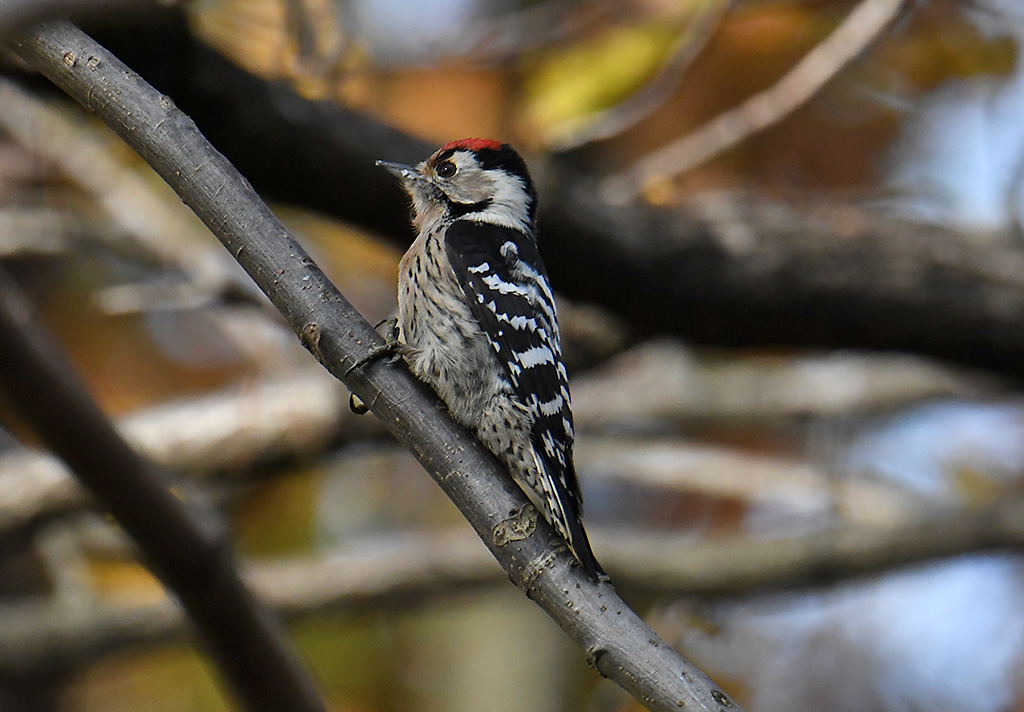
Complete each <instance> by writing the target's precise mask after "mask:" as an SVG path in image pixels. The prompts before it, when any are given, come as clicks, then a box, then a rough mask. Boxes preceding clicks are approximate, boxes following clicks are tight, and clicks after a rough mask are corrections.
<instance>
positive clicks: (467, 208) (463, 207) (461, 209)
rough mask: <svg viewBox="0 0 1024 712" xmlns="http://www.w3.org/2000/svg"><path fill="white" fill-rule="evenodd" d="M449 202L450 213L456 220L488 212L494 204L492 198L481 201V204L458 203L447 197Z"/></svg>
mask: <svg viewBox="0 0 1024 712" xmlns="http://www.w3.org/2000/svg"><path fill="white" fill-rule="evenodd" d="M445 199H446V200H447V201H448V213H449V214H450V215H451V216H452V217H454V218H455V219H458V218H462V217H465V216H467V215H469V214H470V213H478V212H480V211H481V210H487V208H489V207H491V203H492V202H493V201H492V200H491V199H490V198H486V199H484V200H481V201H480V202H479V203H456V202H455V201H454V200H452V199H451V198H448V197H447V196H445Z"/></svg>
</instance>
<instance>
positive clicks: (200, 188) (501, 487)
mask: <svg viewBox="0 0 1024 712" xmlns="http://www.w3.org/2000/svg"><path fill="white" fill-rule="evenodd" d="M15 48H16V51H17V53H18V54H19V55H20V56H21V57H22V58H23V59H24V60H26V61H27V62H28V63H29V64H31V65H32V66H34V67H35V68H36V69H38V70H39V71H40V72H41V73H42V74H44V75H45V76H46V77H47V78H49V79H50V80H51V81H53V82H54V83H55V84H57V85H58V86H60V87H61V88H62V89H63V90H64V91H65V92H67V93H68V94H69V95H71V96H72V97H73V98H74V99H76V100H77V101H78V102H79V103H81V104H82V105H83V106H85V107H87V108H88V109H90V110H91V111H93V112H94V113H96V115H97V116H99V117H100V118H101V119H102V120H103V121H105V122H106V123H107V125H108V126H110V127H111V128H112V129H113V130H114V131H115V132H116V133H117V134H118V135H119V136H121V138H123V139H124V140H125V141H126V142H127V143H128V144H129V145H131V146H132V147H133V148H134V149H135V150H136V151H138V153H139V154H140V155H141V156H142V157H143V158H144V159H146V161H147V162H149V163H150V165H152V166H153V168H154V169H155V170H156V171H157V173H159V174H160V175H161V176H162V177H163V178H164V180H166V181H167V182H168V183H169V184H170V185H171V187H172V188H174V189H175V190H176V191H177V192H178V194H179V195H181V197H182V200H183V201H184V202H185V203H186V204H187V205H188V206H189V207H191V208H192V210H193V211H195V213H196V214H197V215H198V216H199V217H200V218H201V219H202V220H203V222H205V223H206V224H207V226H208V227H209V228H210V229H211V231H212V232H213V233H214V234H215V235H216V236H217V237H218V239H220V241H221V242H222V243H223V244H224V246H225V247H227V249H228V250H229V251H230V253H231V254H232V255H233V256H234V257H235V258H236V259H237V260H238V261H239V263H240V264H241V265H242V266H243V267H244V268H245V270H246V271H247V272H248V273H249V275H250V276H251V277H252V278H253V280H254V281H255V282H256V283H257V285H258V286H259V287H260V289H261V290H263V292H264V293H265V294H266V295H267V296H268V297H269V298H270V300H271V302H273V303H274V305H275V306H276V307H277V308H278V310H279V311H280V312H281V314H282V316H284V318H285V320H286V321H287V322H288V323H289V325H290V326H291V327H292V329H293V330H294V331H295V333H296V334H298V335H299V337H300V338H301V339H302V342H303V344H304V345H305V346H306V347H307V348H308V349H309V351H310V352H311V353H312V354H313V355H314V356H315V357H316V358H317V360H319V361H320V362H321V363H322V364H323V365H324V366H325V367H326V368H327V369H328V370H329V371H331V373H333V374H334V375H335V376H337V377H338V378H339V379H341V380H343V381H344V382H345V383H346V385H348V386H349V387H350V388H352V390H353V391H354V392H355V393H356V395H357V396H359V398H360V399H361V400H362V401H363V402H364V403H368V404H370V406H371V408H372V410H373V411H374V413H375V414H377V415H378V417H380V418H381V420H382V421H383V422H384V423H385V424H386V425H387V427H388V429H389V430H390V431H391V432H392V433H393V434H394V435H395V436H396V437H397V438H398V439H399V440H401V441H402V442H404V443H405V444H406V445H407V446H408V447H409V448H410V449H412V451H413V452H414V453H415V454H416V456H417V458H418V459H419V460H420V462H421V464H423V466H424V468H425V469H426V470H427V471H428V472H429V473H430V475H431V476H432V477H433V478H434V479H435V481H436V482H437V483H438V485H440V486H441V488H442V489H443V490H444V491H445V493H446V494H447V495H448V496H449V497H450V498H451V499H452V501H453V502H454V503H455V505H456V506H457V507H458V508H459V509H460V510H461V511H462V513H463V514H464V515H465V516H466V518H467V520H469V522H470V523H471V524H472V525H473V527H474V529H476V531H477V534H478V535H479V536H480V537H481V538H482V539H483V541H484V543H485V544H486V545H487V547H488V549H490V551H491V553H492V554H493V555H494V557H495V558H497V559H498V561H499V562H500V563H501V564H502V566H503V568H504V569H505V571H506V572H507V573H508V575H509V577H510V579H511V580H512V581H513V582H514V583H516V585H518V586H519V587H521V588H522V589H523V590H524V591H526V593H527V594H528V595H529V596H530V597H531V598H532V599H533V600H534V601H535V602H536V603H537V604H538V605H540V606H541V607H542V608H543V609H544V610H545V612H547V613H548V615H550V616H551V617H552V618H553V619H554V620H555V621H556V622H557V623H558V624H559V625H560V626H561V627H562V628H563V629H564V630H565V631H566V632H567V633H568V634H569V635H570V636H571V637H572V638H573V639H574V640H575V641H576V642H577V644H578V645H580V647H582V648H583V649H584V650H585V651H586V654H587V658H588V660H589V661H590V662H591V663H592V664H593V665H594V666H595V667H596V668H597V669H598V671H599V672H600V673H601V674H603V675H605V676H606V677H609V678H611V679H612V680H614V681H615V682H617V683H618V684H619V685H621V686H622V687H623V688H624V689H625V690H626V691H628V692H630V693H631V694H632V695H633V696H634V697H636V698H637V699H638V700H640V701H641V702H642V703H643V704H644V705H646V706H647V707H648V708H649V709H652V710H658V711H663V712H670V711H671V712H677V710H678V709H679V708H680V707H682V706H687V707H692V708H694V709H702V710H709V711H710V710H714V711H715V712H718V711H719V710H725V709H726V708H730V709H732V710H738V706H737V705H736V704H735V702H733V701H732V700H731V699H729V697H728V696H727V695H726V694H725V693H724V692H723V691H722V690H721V689H719V688H718V687H717V686H716V685H715V684H714V683H713V682H711V680H709V679H708V678H707V676H706V675H704V673H703V672H701V671H700V670H699V669H698V668H697V667H696V666H694V665H693V664H692V663H690V662H689V661H687V660H685V659H684V658H683V657H682V656H680V655H679V654H678V653H677V652H676V651H675V650H673V649H672V648H671V647H670V646H669V645H668V644H666V643H665V642H664V641H662V640H661V639H660V638H659V637H658V635H657V634H656V633H654V632H653V631H652V630H651V629H650V627H649V626H647V625H646V624H645V623H644V622H643V621H642V620H641V619H640V618H639V616H637V615H636V614H635V613H634V612H633V611H632V610H631V609H630V608H629V607H628V606H627V605H626V604H625V603H624V602H623V601H622V600H621V599H620V598H619V596H618V594H616V592H615V591H614V589H613V588H612V587H611V586H610V585H609V584H607V583H599V582H596V581H594V580H593V579H592V578H590V577H589V576H587V575H586V574H585V573H584V572H582V571H581V570H580V569H579V568H578V567H576V566H574V565H573V559H572V557H571V555H570V554H569V553H568V551H567V550H566V548H565V546H564V543H563V542H562V540H561V538H560V537H559V536H558V534H557V533H555V531H554V530H553V529H552V528H551V527H550V525H548V524H547V522H546V521H545V520H544V519H543V518H537V516H536V510H535V509H534V508H533V507H532V506H531V505H530V504H529V501H528V500H527V499H526V496H525V495H524V494H523V492H522V490H520V489H519V488H518V487H517V486H516V485H515V484H514V483H513V482H512V481H511V479H510V478H509V477H508V474H507V472H505V470H504V469H503V468H502V467H501V466H500V465H499V464H498V461H497V460H496V459H495V458H494V456H493V455H491V453H489V452H488V451H487V450H485V449H484V448H483V446H481V445H480V444H479V442H477V441H476V439H475V438H473V437H472V436H471V435H470V434H469V433H468V432H467V431H466V430H465V429H464V428H461V427H459V426H458V425H457V424H456V423H455V422H454V420H452V418H451V416H450V415H448V413H447V411H446V409H445V408H444V406H443V404H442V403H441V402H440V401H439V400H438V398H437V396H436V395H435V394H434V393H432V392H431V391H430V390H429V389H428V388H426V387H425V386H424V385H423V384H422V383H420V382H419V381H417V380H416V379H414V378H413V377H412V376H411V374H410V373H409V372H408V370H407V369H404V368H402V367H400V366H399V365H397V364H396V365H389V364H386V363H381V362H371V363H369V364H367V365H366V366H364V367H361V368H358V369H356V370H355V371H353V372H352V373H351V374H350V375H347V372H348V370H349V369H350V367H351V366H352V365H354V364H355V363H357V362H358V361H359V360H360V359H361V358H363V357H364V356H366V355H367V354H368V353H369V352H371V351H372V350H374V349H377V348H379V347H380V346H381V345H383V341H382V339H381V338H380V336H379V335H377V333H376V332H375V331H374V330H373V327H372V326H371V325H370V324H369V323H368V322H367V321H366V320H365V319H363V318H362V316H360V315H359V313H358V312H356V311H355V309H354V308H353V307H352V305H351V304H349V302H348V301H347V300H346V299H345V297H344V296H343V295H342V294H341V293H340V292H339V291H338V289H337V288H336V287H335V286H334V285H333V284H332V283H331V282H330V281H329V280H328V279H327V277H326V276H325V275H324V274H323V272H322V271H320V269H319V268H318V267H317V266H316V265H315V264H314V262H313V260H312V259H311V258H310V257H309V255H307V254H306V252H305V251H304V250H303V249H302V247H301V246H300V245H299V244H298V243H297V242H296V241H295V239H294V238H293V237H292V235H291V234H290V233H289V232H288V230H287V229H286V228H285V227H284V226H283V225H282V224H281V222H280V221H279V220H278V219H277V217H276V216H274V214H273V213H272V212H271V210H270V209H269V208H268V207H267V206H266V204H265V203H263V202H262V201H261V200H260V199H259V197H258V196H257V194H256V192H255V191H254V190H253V189H252V187H251V186H250V185H249V183H248V182H247V181H245V179H244V178H242V177H241V176H240V175H239V174H238V173H237V171H236V170H235V169H234V168H233V166H232V165H231V164H230V163H229V162H228V161H227V159H225V158H224V157H223V156H222V155H221V154H220V153H218V152H217V151H216V150H215V149H214V148H213V147H212V146H211V145H210V144H209V143H208V142H207V141H206V139H204V138H203V136H202V135H201V134H200V133H199V131H198V130H197V129H196V127H195V124H193V123H192V121H191V120H190V119H189V118H188V117H187V116H185V115H184V114H182V113H181V112H180V111H178V110H177V109H176V108H175V107H174V105H173V103H172V102H171V100H170V99H169V97H166V96H161V95H160V94H159V93H158V92H156V91H155V90H154V89H153V88H152V87H151V86H149V85H148V84H146V83H145V82H144V81H143V80H142V79H141V78H140V77H139V76H138V75H136V74H135V73H134V72H132V71H131V70H130V69H128V68H127V67H125V66H124V65H123V64H122V63H121V62H120V61H118V59H117V58H116V57H114V56H113V55H112V54H110V53H109V52H107V51H106V50H105V49H104V48H102V47H101V46H100V45H98V44H97V43H96V42H95V41H93V40H92V39H91V38H89V37H88V36H86V35H85V34H83V33H82V32H81V31H80V30H78V29H77V28H75V27H74V26H73V25H70V24H68V23H53V24H48V25H45V26H43V27H40V28H37V29H36V30H35V31H33V32H32V33H31V34H30V35H28V36H26V37H23V38H21V39H19V40H18V41H17V42H16V43H15Z"/></svg>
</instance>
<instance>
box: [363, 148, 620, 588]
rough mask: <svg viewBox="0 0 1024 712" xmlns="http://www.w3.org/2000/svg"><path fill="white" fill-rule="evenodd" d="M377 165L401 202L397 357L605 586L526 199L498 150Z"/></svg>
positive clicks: (518, 164) (457, 151)
mask: <svg viewBox="0 0 1024 712" xmlns="http://www.w3.org/2000/svg"><path fill="white" fill-rule="evenodd" d="M377 165H378V166H380V167H382V168H385V169H387V170H388V171H390V172H391V173H393V174H394V175H395V176H397V177H398V178H399V179H400V181H401V183H402V186H403V187H404V188H405V190H406V191H407V192H408V193H409V195H410V197H411V198H412V207H413V224H414V227H415V229H416V231H417V236H416V240H415V241H414V242H413V244H412V247H410V248H409V251H408V252H406V253H405V256H404V257H402V260H401V263H400V264H399V280H398V318H397V340H398V348H399V350H400V351H401V353H402V355H404V357H405V360H406V361H407V362H408V364H409V368H410V370H411V371H412V372H413V373H414V374H415V375H416V376H417V377H418V378H420V379H421V380H422V381H424V382H426V383H427V384H429V385H430V386H431V387H432V388H433V389H434V390H435V391H436V392H437V394H438V395H439V396H440V397H441V399H442V400H443V401H444V402H445V403H446V404H447V405H448V409H449V410H450V411H451V413H452V415H453V416H454V417H455V419H456V420H457V421H458V422H459V423H461V424H462V425H464V426H465V427H467V428H468V429H469V430H471V431H473V432H474V433H475V434H476V436H477V437H478V438H479V439H480V441H481V442H482V443H483V444H484V445H485V446H486V447H487V448H488V449H489V450H490V451H491V452H492V453H494V455H495V456H497V458H498V460H500V461H501V462H502V463H503V464H504V465H505V466H506V467H507V468H508V470H509V472H510V473H511V475H512V477H513V479H514V480H515V481H516V483H517V484H518V485H519V486H520V487H521V488H522V489H523V491H524V492H525V493H526V495H527V496H528V497H529V498H530V500H531V501H532V502H533V503H534V504H535V505H536V506H537V508H538V509H539V510H540V511H541V512H542V513H543V514H544V516H545V518H546V519H547V520H548V521H549V522H551V524H552V525H554V527H555V529H557V530H558V532H559V533H560V534H561V535H562V537H563V538H564V539H565V540H566V542H567V543H568V545H569V548H570V549H571V550H572V553H573V554H574V555H575V557H576V559H577V561H579V563H580V565H581V566H582V567H583V568H584V570H586V571H587V572H588V573H589V574H590V575H591V576H593V577H594V578H597V579H598V580H604V579H606V578H607V577H606V576H605V574H604V571H603V570H602V569H601V566H600V565H599V564H598V563H597V559H596V558H595V557H594V553H593V551H592V550H591V547H590V541H589V540H588V539H587V534H586V531H585V530H584V528H583V521H582V519H581V515H582V504H583V502H582V497H581V495H580V489H579V484H578V483H577V480H576V470H575V468H574V465H573V459H572V447H573V418H572V410H571V409H570V402H569V385H568V380H567V376H566V370H565V365H564V364H563V363H562V353H561V347H560V346H559V334H558V320H557V317H556V314H555V302H554V298H553V297H552V295H551V287H550V285H549V284H548V277H547V272H546V271H545V269H544V263H543V261H542V260H541V257H540V254H539V253H538V251H537V241H536V237H535V234H534V217H535V213H536V207H537V195H536V192H535V190H534V186H533V181H532V180H531V179H530V175H529V173H528V172H527V169H526V163H525V162H524V161H523V159H522V158H521V157H520V156H519V154H518V153H516V152H515V151H514V150H513V149H512V147H511V146H509V145H508V144H507V143H499V142H497V141H491V140H487V139H481V138H467V139H462V140H459V141H453V142H451V143H449V144H446V145H444V146H442V147H441V148H440V149H438V151H437V152H436V153H434V154H433V155H432V156H430V158H428V159H427V160H425V161H423V162H422V163H420V164H418V165H416V166H407V165H402V164H398V163H389V162H386V161H377Z"/></svg>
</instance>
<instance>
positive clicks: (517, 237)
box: [445, 220, 601, 573]
mask: <svg viewBox="0 0 1024 712" xmlns="http://www.w3.org/2000/svg"><path fill="white" fill-rule="evenodd" d="M445 252H446V254H447V257H448V261H449V262H450V263H451V266H452V269H453V271H454V272H455V277H456V278H457V279H458V282H459V284H460V285H461V286H462V290H463V292H464V294H465V296H466V301H467V303H468V304H469V306H470V309H471V310H472V312H473V315H474V316H475V317H476V319H477V321H478V322H479V324H480V327H481V329H482V330H483V331H484V332H485V333H486V334H487V337H488V339H489V341H490V343H491V346H492V347H493V348H494V350H495V352H496V354H497V356H498V359H499V361H501V364H502V366H503V368H504V369H505V371H506V374H507V376H508V380H509V383H510V384H511V386H512V390H513V393H514V394H515V396H516V398H517V399H518V400H519V401H520V403H522V404H523V405H524V406H526V407H527V408H528V409H529V410H530V412H531V413H532V414H533V417H534V422H533V428H532V432H531V439H532V441H533V445H534V450H535V451H536V452H537V453H538V455H540V456H541V457H542V458H543V460H544V462H543V464H542V466H541V468H540V469H542V470H543V473H542V476H546V479H547V481H546V482H544V483H543V485H544V489H545V490H547V491H548V493H549V494H551V495H552V496H553V499H554V500H555V501H554V505H555V508H556V509H555V511H554V512H552V514H553V516H554V517H555V518H556V519H558V520H559V521H554V522H552V523H553V524H555V526H556V528H558V529H559V530H561V532H562V534H563V536H565V538H566V539H567V540H568V542H569V545H570V547H571V548H572V549H573V551H574V552H575V554H576V557H577V558H578V559H579V560H580V563H581V564H582V565H583V566H584V567H585V568H587V569H588V570H590V571H592V572H595V573H600V572H601V569H600V566H599V565H598V564H597V561H596V560H595V558H594V555H593V553H592V552H591V549H590V543H589V541H588V540H587V536H586V533H585V531H584V529H583V525H582V522H581V520H580V516H581V510H582V498H581V495H580V489H579V485H578V483H577V481H576V471H575V468H574V465H573V460H572V444H573V421H572V410H571V408H570V402H569V385H568V378H567V374H566V370H565V365H564V364H563V363H562V353H561V347H560V345H559V334H558V321H557V318H556V315H555V304H554V299H553V297H552V294H551V288H550V286H549V285H548V279H547V273H546V272H545V269H544V263H543V261H542V260H541V257H540V253H539V252H538V251H537V246H536V243H535V241H534V239H533V237H532V236H530V235H528V234H525V233H523V232H521V231H519V230H515V229H512V228H506V227H502V226H499V225H494V224H490V223H482V222H474V221H472V220H456V221H455V222H454V223H452V225H451V226H450V227H449V228H448V230H447V233H446V235H445ZM549 499H551V498H550V497H549Z"/></svg>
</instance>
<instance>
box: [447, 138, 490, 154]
mask: <svg viewBox="0 0 1024 712" xmlns="http://www.w3.org/2000/svg"><path fill="white" fill-rule="evenodd" d="M457 148H464V149H466V150H469V151H480V150H482V149H485V148H493V149H494V150H499V149H500V148H501V142H500V141H493V140H491V139H489V138H460V139H459V140H458V141H452V142H451V143H446V144H445V145H443V146H441V150H442V151H447V150H448V149H457Z"/></svg>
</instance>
